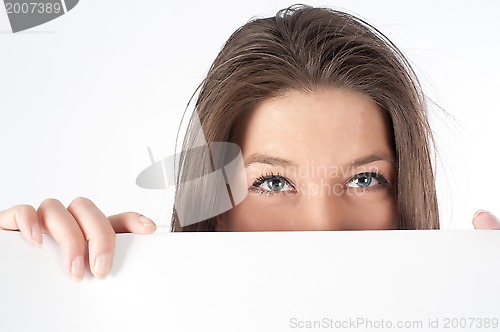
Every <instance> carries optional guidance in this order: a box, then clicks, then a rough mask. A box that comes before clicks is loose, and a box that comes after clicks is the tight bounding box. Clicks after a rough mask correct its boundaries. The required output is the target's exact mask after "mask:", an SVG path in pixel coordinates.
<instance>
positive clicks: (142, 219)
mask: <svg viewBox="0 0 500 332" xmlns="http://www.w3.org/2000/svg"><path fill="white" fill-rule="evenodd" d="M139 222H140V223H141V224H142V226H144V227H148V228H156V225H155V223H154V222H153V221H152V220H151V219H149V218H146V217H145V216H139Z"/></svg>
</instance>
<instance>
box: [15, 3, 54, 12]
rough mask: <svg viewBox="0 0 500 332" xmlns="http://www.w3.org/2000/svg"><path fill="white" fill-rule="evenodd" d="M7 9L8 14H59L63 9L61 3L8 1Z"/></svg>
mask: <svg viewBox="0 0 500 332" xmlns="http://www.w3.org/2000/svg"><path fill="white" fill-rule="evenodd" d="M5 9H6V10H7V14H28V13H30V14H36V13H38V14H52V13H54V14H59V13H60V12H61V11H62V8H61V4H59V3H45V2H23V3H18V2H16V3H11V2H6V3H5Z"/></svg>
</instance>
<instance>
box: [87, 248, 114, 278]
mask: <svg viewBox="0 0 500 332" xmlns="http://www.w3.org/2000/svg"><path fill="white" fill-rule="evenodd" d="M112 260H113V259H112V257H111V255H109V254H103V255H100V256H97V258H96V259H95V263H94V268H93V269H92V271H93V273H94V275H95V276H96V277H97V278H99V279H104V278H106V276H107V275H108V273H109V271H110V270H111V262H112Z"/></svg>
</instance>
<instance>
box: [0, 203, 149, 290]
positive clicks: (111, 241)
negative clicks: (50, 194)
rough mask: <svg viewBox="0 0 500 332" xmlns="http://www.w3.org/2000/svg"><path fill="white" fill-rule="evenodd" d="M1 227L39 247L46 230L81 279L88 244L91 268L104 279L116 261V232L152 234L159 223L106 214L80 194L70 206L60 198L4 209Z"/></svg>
mask: <svg viewBox="0 0 500 332" xmlns="http://www.w3.org/2000/svg"><path fill="white" fill-rule="evenodd" d="M0 230H15V231H17V230H19V231H20V232H21V233H22V234H23V236H24V237H25V238H26V239H27V240H28V241H29V242H32V243H34V244H36V245H37V246H39V247H41V246H42V242H43V238H42V233H48V234H50V235H51V236H52V237H53V238H54V239H55V240H56V241H57V242H58V243H59V244H60V245H61V249H62V251H63V257H64V261H65V266H66V270H67V272H68V274H69V275H70V276H71V277H72V278H73V279H75V280H77V281H80V280H82V279H83V276H84V273H85V257H86V251H87V247H88V257H89V266H90V270H91V272H92V273H93V274H94V275H95V276H96V277H97V278H101V279H102V278H105V277H106V276H107V275H108V273H109V271H110V270H111V265H112V263H113V257H114V251H115V233H138V234H149V233H153V232H154V231H155V230H156V225H155V224H154V223H153V222H152V221H151V220H150V219H148V218H146V217H144V216H142V215H140V214H138V213H134V212H126V213H121V214H117V215H113V216H110V217H106V216H105V215H104V214H103V213H102V212H101V211H100V210H99V209H98V208H97V207H96V206H95V205H94V203H92V201H90V200H89V199H86V198H82V197H78V198H76V199H74V200H73V202H71V204H70V205H69V206H68V208H65V207H64V206H63V205H62V204H61V202H59V201H58V200H56V199H46V200H44V201H43V202H42V204H40V207H39V208H38V210H35V209H34V208H33V207H32V206H30V205H17V206H14V207H12V208H10V209H8V210H5V211H1V212H0ZM87 244H88V246H87Z"/></svg>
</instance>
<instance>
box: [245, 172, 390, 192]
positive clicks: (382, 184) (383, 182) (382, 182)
mask: <svg viewBox="0 0 500 332" xmlns="http://www.w3.org/2000/svg"><path fill="white" fill-rule="evenodd" d="M362 176H370V177H372V178H374V179H375V180H377V181H378V182H379V183H378V184H377V185H375V186H370V187H365V188H362V187H359V188H353V187H348V184H349V183H350V182H351V181H353V180H354V179H356V178H358V177H362ZM276 178H281V179H283V180H284V181H285V182H286V183H287V184H288V185H290V186H291V187H292V188H293V191H297V189H296V187H295V185H294V184H293V182H292V181H290V179H288V178H286V177H284V176H282V175H280V173H277V174H274V173H273V172H270V173H266V174H264V175H261V176H259V177H258V178H257V179H256V181H255V182H254V183H253V184H252V186H251V187H250V188H248V190H249V191H253V192H256V193H258V194H265V195H267V196H268V197H271V196H274V195H280V194H283V193H285V192H286V191H272V190H264V189H261V188H260V186H261V185H262V184H263V183H264V182H266V181H269V180H271V179H276ZM344 186H345V188H346V189H353V190H356V191H358V192H359V191H362V192H369V191H377V190H381V189H384V188H388V187H389V188H390V187H391V184H390V183H389V181H388V180H387V177H386V176H385V175H384V174H383V173H382V172H380V171H377V170H376V169H372V170H369V171H368V172H363V173H358V174H356V175H354V176H353V177H351V178H350V179H349V180H347V182H346V184H345V185H344Z"/></svg>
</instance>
